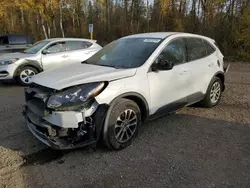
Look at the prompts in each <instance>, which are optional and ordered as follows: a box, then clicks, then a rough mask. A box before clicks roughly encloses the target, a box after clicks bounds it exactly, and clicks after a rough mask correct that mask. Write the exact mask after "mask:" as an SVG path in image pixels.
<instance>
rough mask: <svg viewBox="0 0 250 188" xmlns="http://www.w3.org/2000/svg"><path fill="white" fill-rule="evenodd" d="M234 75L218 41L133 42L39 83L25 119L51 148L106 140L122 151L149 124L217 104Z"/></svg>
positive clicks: (150, 36) (157, 38)
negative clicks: (179, 111) (198, 105)
mask: <svg viewBox="0 0 250 188" xmlns="http://www.w3.org/2000/svg"><path fill="white" fill-rule="evenodd" d="M227 69H228V67H227ZM227 69H224V63H223V55H222V54H221V52H220V50H219V49H218V47H217V46H216V44H215V41H214V40H213V39H210V38H207V37H204V36H199V35H193V34H186V33H145V34H137V35H132V36H127V37H123V38H121V39H119V40H116V41H114V42H112V43H110V44H108V45H107V46H105V47H104V48H103V49H102V50H100V51H99V52H97V53H96V54H95V55H94V56H92V57H90V58H89V59H87V60H86V61H84V62H82V63H79V64H75V65H74V66H72V65H71V66H65V67H62V68H58V69H52V70H48V71H46V72H43V73H41V74H39V75H36V76H34V77H33V78H32V80H33V83H34V84H33V86H31V87H30V88H28V89H27V90H26V92H25V96H26V105H25V109H24V115H25V118H26V120H27V125H28V127H29V129H30V131H31V132H32V133H33V134H34V135H35V136H36V137H37V138H38V139H39V140H41V141H42V142H44V143H45V144H47V145H48V146H51V147H52V148H56V149H69V148H75V147H82V146H86V145H90V144H93V145H94V146H95V145H96V143H97V142H98V141H99V140H101V141H102V142H103V143H104V144H105V145H106V146H107V147H108V148H110V149H115V150H116V149H122V148H125V147H127V146H128V145H129V144H130V143H131V141H132V140H133V138H134V137H135V136H136V134H137V133H138V129H139V127H140V125H141V123H142V122H144V121H145V120H147V119H152V118H156V117H159V116H163V115H165V114H168V113H171V112H174V111H176V110H177V109H179V108H182V107H185V106H188V105H191V104H194V103H197V102H200V103H201V104H202V105H203V106H206V107H213V106H215V105H217V104H218V102H219V101H220V97H221V93H222V91H223V90H224V80H225V76H224V74H225V72H226V71H227Z"/></svg>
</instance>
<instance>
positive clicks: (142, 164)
mask: <svg viewBox="0 0 250 188" xmlns="http://www.w3.org/2000/svg"><path fill="white" fill-rule="evenodd" d="M23 89H24V88H23V87H21V86H18V85H15V84H4V85H0V105H1V107H0V114H1V116H0V188H2V187H18V188H19V187H20V188H22V187H25V188H26V187H31V188H32V187H79V188H80V187H108V188H110V187H178V188H180V187H195V188H197V187H202V188H203V187H220V188H221V187H230V188H232V187H235V188H243V187H250V64H243V63H237V64H236V63H235V64H232V65H231V68H230V71H229V74H228V76H227V81H226V91H225V92H224V93H223V97H222V99H221V102H220V104H219V105H218V106H217V107H215V108H212V109H203V108H198V107H187V108H184V109H182V110H180V111H178V112H177V113H176V114H173V115H169V116H166V117H163V118H161V119H158V120H156V121H151V122H148V123H146V124H145V125H143V126H142V127H141V129H140V133H139V136H138V137H137V139H136V140H135V142H134V143H133V144H132V145H131V146H130V147H128V148H126V149H124V150H122V151H118V152H111V151H108V150H107V149H104V148H102V147H98V148H97V151H93V150H87V149H82V150H79V149H78V150H74V151H70V152H60V151H53V150H50V149H48V148H47V147H46V146H44V145H43V144H41V143H40V141H38V140H37V139H36V138H34V137H33V135H31V133H30V132H29V131H28V129H27V127H26V125H25V122H24V118H23V117H22V115H21V111H22V105H23V104H24V96H23Z"/></svg>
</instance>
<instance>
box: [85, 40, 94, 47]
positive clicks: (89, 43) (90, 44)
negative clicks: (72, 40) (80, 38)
mask: <svg viewBox="0 0 250 188" xmlns="http://www.w3.org/2000/svg"><path fill="white" fill-rule="evenodd" d="M85 44H86V45H87V47H90V46H92V45H93V44H92V43H91V42H87V41H85Z"/></svg>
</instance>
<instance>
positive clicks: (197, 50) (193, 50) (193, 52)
mask: <svg viewBox="0 0 250 188" xmlns="http://www.w3.org/2000/svg"><path fill="white" fill-rule="evenodd" d="M186 41H187V48H188V60H189V61H194V60H197V59H201V58H203V57H206V56H207V47H206V45H205V44H204V42H203V40H202V39H199V38H187V39H186Z"/></svg>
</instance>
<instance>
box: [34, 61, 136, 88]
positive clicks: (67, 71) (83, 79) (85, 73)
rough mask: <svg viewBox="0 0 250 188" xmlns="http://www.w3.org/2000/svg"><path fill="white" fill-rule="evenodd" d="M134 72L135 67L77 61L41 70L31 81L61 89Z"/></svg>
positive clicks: (116, 77) (122, 76) (114, 78)
mask: <svg viewBox="0 0 250 188" xmlns="http://www.w3.org/2000/svg"><path fill="white" fill-rule="evenodd" d="M135 73H136V68H134V69H115V68H112V67H104V66H97V65H90V64H81V63H77V64H71V65H67V66H63V67H60V68H55V69H50V70H48V71H45V72H42V73H40V74H38V75H36V76H34V77H32V81H33V82H34V83H36V84H39V85H42V86H45V87H49V88H53V89H56V90H61V89H64V88H67V87H70V86H74V85H80V84H86V83H91V82H99V81H112V80H117V79H121V78H125V77H130V76H133V75H135Z"/></svg>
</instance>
